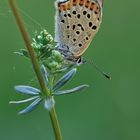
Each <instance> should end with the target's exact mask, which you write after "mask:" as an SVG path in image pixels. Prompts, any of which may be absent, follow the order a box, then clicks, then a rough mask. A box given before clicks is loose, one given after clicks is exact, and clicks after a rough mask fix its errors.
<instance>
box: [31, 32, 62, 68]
mask: <svg viewBox="0 0 140 140" xmlns="http://www.w3.org/2000/svg"><path fill="white" fill-rule="evenodd" d="M31 45H32V47H33V48H34V50H35V52H36V54H37V57H38V59H39V61H41V62H42V63H43V64H44V65H45V66H46V67H48V68H49V69H50V70H51V71H56V70H59V69H61V68H62V65H63V62H64V57H63V55H62V54H61V53H60V52H59V51H58V50H56V48H55V47H54V45H53V37H52V36H51V35H50V34H49V33H48V32H47V31H46V30H42V31H41V32H40V33H39V34H36V35H35V38H33V42H32V44H31Z"/></svg>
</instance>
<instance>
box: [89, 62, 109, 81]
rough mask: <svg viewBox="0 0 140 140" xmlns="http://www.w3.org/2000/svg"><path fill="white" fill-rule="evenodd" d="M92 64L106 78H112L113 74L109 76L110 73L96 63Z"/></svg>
mask: <svg viewBox="0 0 140 140" xmlns="http://www.w3.org/2000/svg"><path fill="white" fill-rule="evenodd" d="M91 64H92V65H93V66H94V68H95V69H96V70H97V71H98V72H99V73H100V74H101V75H103V76H104V77H105V78H107V79H109V80H111V76H109V75H108V74H106V73H105V72H104V71H102V70H101V69H100V68H99V67H98V66H97V65H96V64H95V63H93V62H91Z"/></svg>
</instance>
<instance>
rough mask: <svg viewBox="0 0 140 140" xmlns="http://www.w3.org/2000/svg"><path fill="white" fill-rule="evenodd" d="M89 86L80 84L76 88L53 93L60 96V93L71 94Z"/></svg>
mask: <svg viewBox="0 0 140 140" xmlns="http://www.w3.org/2000/svg"><path fill="white" fill-rule="evenodd" d="M87 87H89V86H88V85H81V86H78V87H75V88H72V89H69V90H64V91H56V92H54V93H53V95H54V96H58V95H65V94H71V93H75V92H78V91H81V90H83V89H85V88H87Z"/></svg>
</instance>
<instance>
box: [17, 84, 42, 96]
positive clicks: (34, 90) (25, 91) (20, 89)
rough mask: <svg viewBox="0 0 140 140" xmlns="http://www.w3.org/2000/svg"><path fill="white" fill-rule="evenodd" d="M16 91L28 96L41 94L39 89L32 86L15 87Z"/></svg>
mask: <svg viewBox="0 0 140 140" xmlns="http://www.w3.org/2000/svg"><path fill="white" fill-rule="evenodd" d="M15 90H16V91H17V92H20V93H23V94H28V95H38V94H39V93H40V90H39V89H37V88H34V87H31V86H24V85H19V86H15Z"/></svg>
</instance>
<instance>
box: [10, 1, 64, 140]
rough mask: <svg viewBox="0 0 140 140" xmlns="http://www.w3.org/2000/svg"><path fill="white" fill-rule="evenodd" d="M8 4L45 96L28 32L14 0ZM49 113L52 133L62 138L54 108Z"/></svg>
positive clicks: (38, 66)
mask: <svg viewBox="0 0 140 140" xmlns="http://www.w3.org/2000/svg"><path fill="white" fill-rule="evenodd" d="M9 4H10V7H11V10H12V12H13V14H14V17H15V19H16V22H17V25H18V27H19V30H20V32H21V34H22V37H23V39H24V43H25V46H26V48H27V50H28V52H29V55H30V59H31V62H32V65H33V68H34V71H35V73H36V76H37V78H38V81H39V84H40V87H41V89H42V91H43V93H44V94H45V95H46V96H49V90H48V88H47V86H46V84H45V81H44V80H43V77H42V73H41V70H40V65H39V62H38V60H37V58H36V56H35V52H34V50H33V48H32V47H31V40H30V37H29V34H28V32H27V30H26V28H25V24H24V22H23V19H22V18H21V16H20V14H19V12H18V8H17V5H16V2H15V0H9ZM49 113H50V118H51V122H52V126H53V130H54V133H55V139H56V140H62V135H61V130H60V126H59V122H58V119H57V114H56V111H55V108H52V110H51V111H50V112H49Z"/></svg>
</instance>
